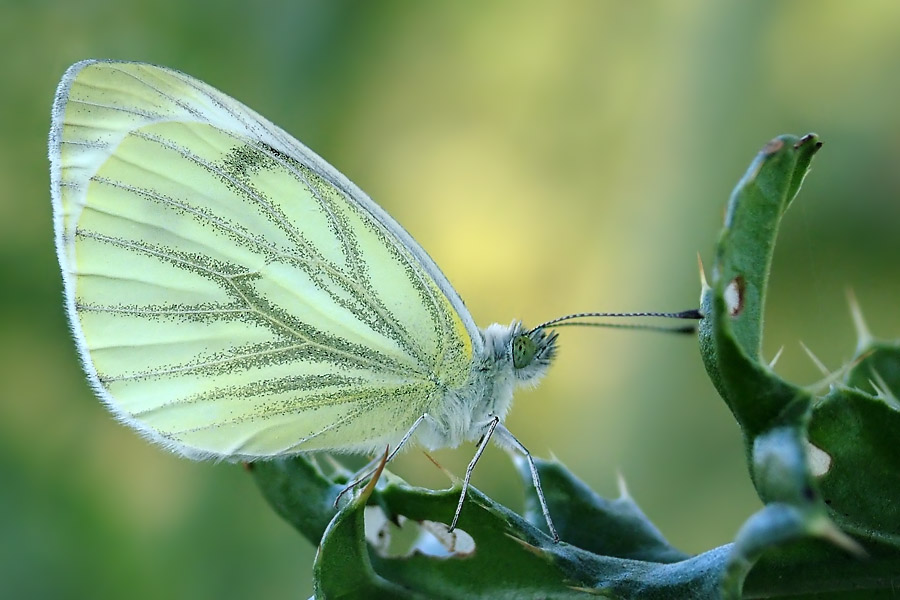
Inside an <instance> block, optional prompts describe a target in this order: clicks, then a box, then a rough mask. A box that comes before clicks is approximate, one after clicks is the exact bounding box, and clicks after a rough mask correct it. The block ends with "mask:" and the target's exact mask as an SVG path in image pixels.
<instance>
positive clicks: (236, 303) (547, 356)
mask: <svg viewBox="0 0 900 600" xmlns="http://www.w3.org/2000/svg"><path fill="white" fill-rule="evenodd" d="M49 147H50V149H49V155H50V164H51V188H52V199H53V215H54V228H55V235H56V249H57V254H58V258H59V263H60V267H61V270H62V277H63V282H64V289H65V303H66V310H67V313H68V318H69V322H70V325H71V330H72V334H73V336H74V338H75V342H76V345H77V348H78V351H79V354H80V357H81V361H82V364H83V367H84V370H85V372H86V373H87V376H88V379H89V381H90V383H91V386H92V387H93V389H94V391H95V392H96V394H97V395H98V396H99V397H100V399H101V400H102V401H103V402H104V403H105V404H106V406H107V407H108V408H109V409H110V410H111V411H112V413H113V414H114V415H115V416H116V417H117V418H118V419H119V420H121V421H123V422H124V423H126V424H128V425H130V426H131V427H133V428H135V429H136V430H137V431H138V432H140V433H141V434H142V435H143V436H144V437H146V438H148V439H150V440H152V441H153V442H156V443H158V444H160V445H162V446H164V447H166V448H168V449H170V450H173V451H175V452H177V453H178V454H181V455H183V456H186V457H189V458H193V459H206V458H217V459H228V460H257V459H263V458H271V457H281V456H288V455H292V454H296V453H301V452H309V451H325V450H327V451H337V452H349V453H371V452H374V451H377V450H379V449H384V448H385V447H388V448H390V449H391V454H390V456H389V457H388V459H390V458H393V456H395V455H396V454H397V452H399V451H400V450H401V449H402V448H403V447H404V446H406V445H407V442H409V441H411V440H414V441H415V442H417V443H419V444H420V445H422V446H424V447H426V448H428V449H437V448H444V447H456V446H458V445H460V444H461V443H463V442H466V441H478V450H477V452H476V455H475V458H474V459H473V460H472V462H471V463H470V465H469V468H468V469H467V471H466V477H465V480H464V483H463V491H462V493H461V495H460V500H459V505H458V507H457V511H456V514H455V515H454V518H453V521H452V523H451V525H450V528H451V529H452V528H453V527H455V526H456V523H457V520H458V518H459V514H460V510H461V508H462V506H463V500H464V498H465V493H466V489H467V487H468V484H469V477H470V475H471V471H472V469H473V468H474V466H475V463H476V462H477V459H478V457H480V456H481V453H482V452H483V450H484V448H485V447H486V445H487V443H488V441H489V440H491V439H494V440H495V442H498V443H499V444H500V445H501V446H504V447H506V448H508V449H511V450H514V451H517V452H519V453H521V454H522V455H523V456H525V458H526V459H527V460H528V462H529V465H530V468H531V473H532V477H533V481H534V485H535V488H536V490H537V493H538V498H539V500H540V504H541V508H542V511H543V513H544V516H545V518H546V521H547V525H548V528H549V531H550V533H551V535H552V536H553V537H554V539H557V540H558V535H557V533H556V529H555V528H554V526H553V522H552V520H551V518H550V514H549V511H548V509H547V503H546V501H545V499H544V494H543V492H542V490H541V485H540V478H539V477H538V473H537V470H536V468H535V465H534V461H533V460H532V458H531V454H530V453H529V452H528V450H527V449H526V448H525V447H524V446H523V445H522V444H521V443H520V442H519V441H518V440H517V439H516V438H515V437H514V436H513V435H512V433H510V432H509V430H508V429H507V428H506V427H505V426H504V425H503V420H504V418H505V417H506V415H507V412H508V410H509V408H510V403H511V401H512V397H513V391H514V388H516V387H518V386H521V385H533V384H535V383H537V382H538V381H539V380H540V379H541V377H542V376H543V375H544V374H545V373H546V371H547V369H548V367H549V365H550V363H551V361H552V360H553V358H554V356H555V354H556V349H557V334H556V333H555V332H553V331H551V330H549V329H548V328H549V327H550V326H551V325H556V324H562V323H563V322H565V321H571V320H572V319H577V318H579V317H585V316H588V317H589V316H604V315H605V313H583V314H579V315H569V316H567V317H563V318H561V319H556V320H553V321H549V322H547V323H544V324H542V325H540V326H538V327H535V328H531V329H526V328H525V327H524V326H523V325H522V324H521V323H520V322H518V321H513V322H512V323H511V324H510V325H499V324H493V325H490V326H488V327H486V328H484V329H479V328H478V327H477V326H476V325H475V323H474V322H473V320H472V317H471V315H470V314H469V311H468V310H467V309H466V307H465V305H464V304H463V301H462V300H461V299H460V297H459V295H458V294H457V293H456V291H455V290H454V289H453V287H452V286H451V285H450V283H449V281H448V280H447V278H446V277H445V276H444V275H443V273H441V271H440V269H439V268H438V267H437V265H436V264H435V263H434V261H432V259H431V258H430V257H429V256H428V254H427V253H426V252H425V251H424V250H423V249H422V247H421V246H419V244H417V243H416V242H415V241H414V240H413V239H412V237H411V236H410V235H409V234H408V233H407V232H406V231H405V230H404V229H403V228H402V227H401V226H400V225H399V224H398V223H397V222H396V221H395V220H394V219H393V218H391V217H390V215H388V214H387V213H386V212H385V211H384V210H382V209H381V208H380V207H379V206H378V205H377V204H375V203H374V202H373V201H372V200H371V199H370V198H369V197H368V196H367V195H366V194H365V193H364V192H363V191H362V190H360V189H359V188H358V187H356V186H355V185H354V184H353V183H351V182H350V181H349V180H348V179H347V178H346V177H344V176H343V175H342V174H341V173H339V172H338V171H337V170H336V169H334V168H333V167H332V166H331V165H329V164H328V163H326V162H325V161H324V160H323V159H322V158H320V157H319V156H317V155H316V154H315V153H313V152H312V151H311V150H309V149H308V148H307V147H306V146H304V145H303V144H301V143H300V142H298V141H297V140H295V139H294V138H293V137H291V136H290V135H289V134H287V133H285V132H284V131H283V130H282V129H280V128H278V127H276V126H275V125H273V124H272V123H271V122H269V121H268V120H266V119H265V118H264V117H262V116H260V115H259V114H257V113H256V112H254V111H252V110H251V109H249V108H247V107H246V106H244V105H243V104H241V103H239V102H237V101H236V100H234V99H232V98H230V97H229V96H227V95H225V94H223V93H222V92H219V91H218V90H216V89H214V88H213V87H211V86H209V85H207V84H205V83H203V82H201V81H199V80H197V79H194V78H192V77H190V76H188V75H185V74H183V73H181V72H179V71H176V70H173V69H168V68H165V67H160V66H155V65H150V64H142V63H135V62H116V61H97V60H87V61H83V62H79V63H77V64H75V65H73V66H72V67H70V68H69V69H68V71H67V72H66V73H65V75H64V76H63V78H62V81H61V82H60V84H59V87H58V89H57V92H56V98H55V101H54V104H53V110H52V126H51V130H50V139H49ZM633 315H637V316H640V315H650V316H654V315H655V316H667V315H668V316H671V314H669V313H633ZM676 316H678V315H676ZM367 474H368V473H366V474H364V475H363V477H361V478H360V479H359V480H357V482H354V483H358V481H361V480H362V479H363V478H364V477H365V475H367ZM350 487H352V484H351V486H348V489H349V488H350Z"/></svg>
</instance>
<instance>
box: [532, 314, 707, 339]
mask: <svg viewBox="0 0 900 600" xmlns="http://www.w3.org/2000/svg"><path fill="white" fill-rule="evenodd" d="M622 317H624V318H638V317H658V318H662V319H691V320H700V319H702V318H703V315H702V314H701V313H700V310H699V309H696V308H691V309H688V310H683V311H681V312H630V313H607V312H584V313H573V314H571V315H566V316H564V317H557V318H556V319H551V320H549V321H546V322H544V323H541V324H540V325H538V326H537V327H534V328H532V329H531V330H530V331H529V333H531V332H533V331H537V330H538V329H546V328H547V327H553V326H563V325H579V326H586V327H619V328H623V329H649V330H652V331H666V332H672V333H692V332H693V331H694V330H695V328H694V326H693V325H690V326H687V327H674V328H668V327H656V326H653V325H616V324H612V323H583V322H581V319H606V318H622Z"/></svg>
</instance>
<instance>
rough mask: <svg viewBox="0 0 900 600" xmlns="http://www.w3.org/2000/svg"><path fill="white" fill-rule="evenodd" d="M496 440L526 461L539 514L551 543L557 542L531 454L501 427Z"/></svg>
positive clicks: (557, 538)
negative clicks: (519, 454)
mask: <svg viewBox="0 0 900 600" xmlns="http://www.w3.org/2000/svg"><path fill="white" fill-rule="evenodd" d="M497 438H498V439H497V441H498V442H499V443H500V444H501V445H504V446H507V447H509V448H513V449H515V450H518V451H519V452H521V453H522V455H523V456H524V457H525V460H527V461H528V467H529V468H530V469H531V480H532V481H533V482H534V490H535V491H536V492H537V497H538V502H540V504H541V512H542V513H544V519H545V520H546V521H547V529H548V530H549V531H550V535H552V536H553V541H554V542H558V541H559V534H558V533H557V532H556V527H554V526H553V520H552V519H551V518H550V509H549V508H547V500H546V499H545V498H544V490H543V489H541V478H540V476H539V475H538V471H537V467H536V466H535V464H534V459H533V458H532V457H531V453H530V452H529V451H528V449H527V448H525V446H523V445H522V442H520V441H519V440H518V439H516V436H514V435H513V434H512V433H511V432H510V431H509V429H507V428H506V427H504V426H503V425H500V426H498V427H497Z"/></svg>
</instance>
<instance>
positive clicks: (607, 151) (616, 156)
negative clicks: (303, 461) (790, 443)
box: [0, 0, 900, 598]
mask: <svg viewBox="0 0 900 600" xmlns="http://www.w3.org/2000/svg"><path fill="white" fill-rule="evenodd" d="M898 31H900V4H897V3H895V2H890V1H887V0H884V1H881V2H869V3H865V4H854V5H851V4H848V3H845V2H840V1H838V0H828V1H819V2H809V1H806V2H803V1H797V2H790V3H788V2H784V3H778V2H773V1H761V2H753V3H721V2H713V1H712V0H707V1H700V0H692V1H689V2H679V3H665V2H658V1H657V2H641V3H631V2H602V3H601V2H590V1H587V0H582V1H577V2H565V3H535V2H526V3H520V2H511V1H497V2H492V3H469V2H462V3H420V4H411V3H400V2H388V3H378V4H376V3H356V2H349V1H341V2H321V1H304V2H292V3H287V2H285V3H259V4H251V3H245V2H238V1H237V0H226V1H224V2H194V3H182V2H175V1H173V0H157V1H156V2H146V1H137V2H132V3H127V4H126V3H122V4H116V5H112V4H109V3H105V2H100V1H86V2H79V3H69V2H63V1H62V0H46V1H44V2H35V3H25V2H14V1H11V0H6V1H3V0H0V40H2V41H0V44H2V45H3V50H4V52H3V56H4V57H5V59H4V61H3V63H2V65H0V72H2V81H3V86H2V88H3V92H2V94H0V132H2V136H0V186H2V193H0V253H2V261H0V269H2V273H0V277H2V279H0V280H2V282H3V293H2V294H0V303H2V308H3V310H2V311H0V315H2V317H0V319H2V321H0V335H2V336H3V338H2V341H3V343H2V345H0V385H2V388H0V392H2V394H0V397H2V403H0V532H2V535H0V597H3V598H7V597H8V598H25V597H29V598H43V597H46V598H82V597H84V598H88V597H90V598H122V597H129V598H159V597H166V598H206V597H217V598H243V597H263V598H279V597H306V596H308V595H309V594H310V593H311V584H310V576H311V567H312V560H313V555H314V552H315V548H314V547H313V545H312V544H310V543H309V542H307V541H305V540H303V539H302V538H301V537H300V536H299V535H298V534H295V533H294V531H293V530H292V529H290V527H289V526H288V525H287V524H285V523H283V522H281V521H280V519H279V518H278V517H277V516H276V515H275V514H274V513H273V512H272V511H271V510H270V509H269V508H268V507H267V506H266V505H265V503H264V502H263V501H262V499H261V497H260V496H259V494H258V493H257V492H256V489H255V487H254V485H253V482H252V481H251V479H250V478H249V477H248V476H247V475H246V473H244V472H243V471H242V470H241V468H240V467H238V466H235V465H228V464H212V463H192V462H189V461H187V460H183V459H179V458H177V457H175V456H173V455H170V454H168V453H166V452H165V451H163V450H160V449H158V448H156V447H152V446H150V445H149V444H148V443H147V442H145V441H143V440H142V439H140V437H139V436H138V435H136V434H135V433H133V432H132V431H130V430H128V429H127V428H125V427H124V426H121V425H119V424H117V423H115V422H114V420H113V419H112V417H111V416H110V415H109V414H108V412H107V411H106V409H105V408H104V407H103V406H102V405H101V403H100V402H99V401H98V400H96V399H95V398H94V397H93V394H92V393H91V391H90V389H89V387H88V385H87V384H86V382H85V380H84V377H83V376H82V374H81V371H80V367H79V364H78V359H77V356H76V353H75V350H74V347H73V344H72V342H71V339H70V337H69V335H68V331H67V327H66V323H65V318H64V315H63V312H62V301H61V282H60V276H59V271H58V266H57V264H56V258H55V255H54V250H53V238H52V222H51V211H50V198H49V191H48V181H49V175H48V164H47V160H46V136H47V130H48V127H49V111H50V104H51V101H52V98H53V92H54V89H55V86H56V83H57V81H58V79H59V77H60V76H61V75H62V73H63V71H64V70H65V68H66V67H67V66H69V65H70V64H71V63H73V62H75V61H77V60H80V59H84V58H118V59H128V60H140V61H148V62H154V63H159V64H164V65H166V66H170V67H174V68H177V69H180V70H183V71H185V72H187V73H189V74H191V75H193V76H195V77H198V78H200V79H203V80H205V81H207V82H208V83H210V84H212V85H214V86H216V87H218V88H219V89H221V90H222V91H224V92H226V93H228V94H229V95H232V96H234V97H235V98H237V99H239V100H241V101H242V102H244V103H246V104H248V105H249V106H251V107H252V108H254V109H255V110H257V111H258V112H260V113H261V114H263V115H265V116H266V117H268V118H269V119H271V120H272V121H274V122H275V123H277V124H279V125H281V126H282V127H283V128H285V129H286V130H287V131H289V132H291V133H292V134H294V135H295V136H296V137H297V138H298V139H300V140H301V141H303V142H304V143H305V144H307V145H308V146H310V147H311V148H312V149H314V150H315V151H317V152H318V153H320V154H321V155H322V156H324V157H325V158H326V159H327V160H328V161H329V162H331V163H332V164H334V165H335V166H336V167H337V168H338V169H339V170H341V171H342V172H343V173H345V174H346V175H347V176H348V177H349V178H350V179H351V180H353V181H354V182H356V183H357V184H358V185H360V187H362V188H363V189H365V190H366V191H367V192H368V193H369V194H370V195H371V196H372V197H373V198H374V199H375V200H376V201H377V202H379V203H380V204H381V205H382V206H383V207H384V208H385V209H386V210H387V211H388V212H389V213H391V214H392V215H394V217H396V218H397V220H398V221H399V222H400V223H401V224H402V225H404V227H406V228H407V229H408V230H409V231H410V233H411V234H412V235H413V237H415V238H416V239H417V240H418V241H419V242H420V243H421V244H422V246H424V247H425V249H426V250H427V251H428V252H429V253H430V254H431V256H432V257H433V258H434V259H435V260H436V262H437V263H438V264H439V265H441V268H442V269H443V270H444V272H445V274H446V275H447V276H448V277H449V278H450V280H451V281H452V282H453V284H454V286H455V287H456V288H457V290H458V291H459V292H460V294H461V295H462V297H463V298H464V300H465V301H466V303H467V306H468V307H469V309H470V310H471V312H472V314H473V315H474V317H475V320H476V322H478V323H479V324H481V325H487V324H489V323H491V322H494V321H498V322H502V323H506V322H509V321H510V320H512V319H514V318H521V319H524V320H525V321H526V323H532V324H534V323H536V322H539V321H543V320H546V319H550V318H552V317H555V316H559V315H561V314H565V313H569V312H577V311H585V310H604V311H617V310H623V311H624V310H679V309H685V308H689V307H691V306H695V305H696V303H697V301H698V296H699V280H698V276H697V267H696V254H697V252H700V254H701V255H702V257H703V258H704V260H705V262H706V263H707V265H710V264H711V262H712V248H713V245H714V243H715V240H716V238H717V235H718V227H719V225H720V222H721V215H722V210H723V207H724V204H725V202H726V200H727V198H728V195H729V193H730V192H731V189H732V187H733V186H734V184H735V183H736V182H737V180H738V178H739V177H740V176H741V175H742V173H743V171H744V169H745V168H746V167H747V165H748V164H749V162H750V160H751V159H752V157H753V155H754V154H755V152H756V151H757V149H759V148H760V147H761V146H762V145H763V144H765V142H766V141H767V140H768V139H770V138H771V137H774V136H775V135H777V134H780V133H795V134H802V133H806V132H807V131H815V132H816V133H818V134H820V135H821V136H822V139H823V141H824V142H825V146H824V148H823V150H822V152H821V153H820V154H819V156H817V158H816V160H815V162H814V168H813V172H812V174H811V175H810V177H809V179H808V180H807V183H806V185H805V187H804V189H803V190H802V192H801V194H800V197H799V199H798V200H797V203H796V204H795V205H794V206H793V207H792V209H791V211H790V212H789V213H788V216H787V219H786V221H785V224H784V228H783V230H782V234H781V237H780V240H779V245H778V247H777V248H776V257H775V263H774V267H773V276H772V289H771V292H770V295H769V300H768V309H767V323H766V333H765V352H766V355H767V356H769V357H771V356H773V355H774V354H775V352H776V351H777V350H778V348H780V347H782V346H784V348H785V350H784V355H783V357H782V359H781V361H780V363H779V366H778V370H779V372H780V373H782V374H784V375H785V376H786V377H788V378H790V379H792V380H794V381H798V382H801V383H811V382H813V381H815V380H816V379H818V378H819V377H820V376H821V375H820V374H819V373H818V371H817V370H816V369H815V367H814V366H813V365H812V363H811V362H810V361H809V360H808V359H807V358H806V357H805V355H804V353H803V351H802V349H801V347H800V345H799V341H801V340H802V341H803V342H804V343H806V344H807V345H808V346H809V347H810V348H811V349H812V350H813V351H814V352H815V353H816V354H817V356H818V357H819V358H821V359H822V360H823V361H824V363H825V364H826V365H827V366H828V367H830V368H832V369H834V368H837V367H839V366H840V365H841V364H842V362H843V361H844V360H846V359H847V358H849V357H850V356H851V354H852V352H853V347H854V338H853V331H852V327H851V322H850V318H849V313H848V310H847V303H846V299H845V289H846V288H853V289H854V290H855V292H856V295H857V297H858V298H859V301H860V303H861V305H862V308H863V310H864V311H865V314H866V315H867V317H868V319H869V323H870V326H871V328H872V330H873V332H875V334H876V335H880V336H883V337H896V336H897V335H898V332H900V313H898V311H897V305H898V304H897V298H898V297H900V278H898V258H900V202H898V191H900V176H898V173H900V170H898V168H897V165H898V162H900V111H898V110H897V108H896V107H897V105H898V104H900V35H897V33H898ZM507 424H508V426H509V428H510V429H511V430H512V431H513V432H514V433H515V434H516V435H517V436H518V437H519V439H521V441H522V442H523V443H524V444H525V445H526V446H528V447H529V448H530V449H531V450H532V451H534V452H535V453H536V454H539V455H541V456H549V455H550V454H551V453H552V454H553V455H555V456H557V457H558V458H559V459H560V460H562V461H563V462H564V463H566V464H567V465H568V466H569V467H570V468H571V469H572V470H573V471H574V472H575V473H576V474H577V475H578V476H580V477H581V478H583V479H584V480H585V481H587V482H588V483H589V484H590V485H591V486H592V487H593V488H594V489H595V490H597V491H598V492H600V493H602V494H604V495H615V494H616V478H617V476H618V474H619V473H621V474H622V476H623V477H624V479H625V481H626V482H627V484H628V487H629V491H630V493H631V495H632V496H633V497H634V499H635V500H636V501H637V502H638V504H639V505H640V506H641V507H642V508H643V509H644V510H645V512H646V513H647V514H648V516H649V517H650V518H651V519H652V520H653V521H654V522H655V523H656V524H657V525H658V526H659V527H660V529H661V530H662V532H663V533H664V534H665V535H666V536H667V537H668V538H669V539H670V540H671V541H672V542H673V543H674V544H675V545H677V546H678V547H680V548H682V549H684V550H686V551H689V552H700V551H702V550H705V549H708V548H711V547H713V546H717V545H720V544H724V543H727V542H728V541H729V540H730V539H731V538H732V537H733V535H734V533H735V532H736V531H737V529H738V527H740V525H741V523H742V522H743V520H744V519H745V518H746V517H748V516H749V515H750V514H751V513H752V511H754V510H756V508H757V507H758V506H759V501H758V500H757V499H756V496H755V494H754V492H753V489H752V486H751V485H750V483H749V481H748V478H747V474H746V467H745V465H744V459H743V450H742V446H741V440H740V432H739V430H738V428H737V427H736V425H735V424H734V422H733V420H732V418H731V415H730V413H729V412H728V410H727V408H726V407H725V405H724V403H722V402H721V400H720V399H719V398H718V397H717V395H716V394H715V392H714V390H713V389H712V386H711V385H710V384H709V382H708V380H707V378H706V376H705V373H704V371H703V368H702V365H701V363H700V358H699V354H698V352H697V348H696V343H695V341H694V340H693V339H691V338H689V337H684V338H682V337H676V336H660V335H654V334H651V333H631V332H622V331H604V330H595V329H582V330H578V329H575V328H569V329H564V330H561V351H560V354H559V357H558V360H557V362H556V364H555V365H554V367H553V368H552V369H551V371H550V374H549V375H548V377H547V378H546V380H545V381H544V382H543V383H542V384H541V386H540V387H539V388H538V389H535V390H528V391H524V392H523V393H520V394H519V395H518V396H517V400H516V403H515V406H514V409H513V411H512V413H511V416H510V418H509V421H508V423H507ZM472 450H473V449H472V448H470V447H465V448H461V449H458V450H455V451H441V452H439V453H437V457H438V458H439V460H440V461H441V463H442V464H444V465H445V466H446V467H448V468H449V469H451V470H452V471H453V472H455V473H458V474H460V475H461V474H462V472H463V470H464V467H465V464H466V463H467V462H468V460H469V459H470V458H471V454H472ZM394 467H395V470H396V471H397V472H398V473H399V474H401V475H403V476H404V477H405V478H407V479H408V480H409V481H411V482H412V483H415V484H420V485H427V486H433V487H439V486H444V485H446V478H445V477H444V476H443V475H442V474H441V473H440V472H439V471H438V470H437V469H435V468H434V466H433V465H432V464H431V463H430V462H429V461H427V459H425V458H424V456H422V454H421V452H419V451H412V452H408V453H406V455H404V456H402V457H401V458H400V459H399V460H398V462H397V464H396V465H394ZM475 484H476V485H477V486H478V487H479V488H481V489H482V490H483V491H485V492H487V493H488V494H489V495H491V496H493V497H494V498H496V499H497V500H499V501H502V502H504V503H506V504H507V505H508V506H510V507H512V508H514V509H516V510H518V509H520V508H521V494H522V489H521V484H520V483H519V482H518V481H517V479H516V476H515V473H514V470H513V467H512V465H511V463H510V461H509V460H508V459H507V458H506V457H505V456H504V455H503V454H502V453H501V452H499V451H496V450H490V451H489V452H488V453H486V455H485V458H484V460H483V461H482V463H480V464H479V466H478V469H477V470H476V475H475ZM448 517H449V515H448Z"/></svg>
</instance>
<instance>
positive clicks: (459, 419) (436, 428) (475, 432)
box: [416, 321, 549, 450]
mask: <svg viewBox="0 0 900 600" xmlns="http://www.w3.org/2000/svg"><path fill="white" fill-rule="evenodd" d="M480 333H481V335H482V339H483V341H484V345H483V351H482V352H481V354H480V355H479V356H476V357H474V360H473V361H472V370H471V372H470V376H469V380H468V381H467V382H466V384H465V385H464V386H463V387H462V388H458V389H452V390H447V393H446V395H445V396H444V397H443V398H440V399H439V400H437V401H436V402H435V403H434V408H433V411H432V412H431V413H429V418H427V419H426V420H425V421H423V423H422V425H421V427H420V428H419V430H418V431H417V432H416V433H417V441H418V442H419V443H420V444H421V445H423V446H425V447H426V448H428V449H429V450H436V449H438V448H455V447H457V446H459V445H460V444H461V443H463V442H466V441H473V440H478V439H479V438H480V437H481V436H482V435H483V434H484V433H485V430H486V428H487V426H488V424H489V423H490V422H491V421H492V420H493V419H494V417H497V418H499V419H500V422H503V420H504V419H505V418H506V414H507V413H508V412H509V409H510V407H511V406H512V400H513V392H514V391H515V388H516V387H517V386H518V385H535V384H537V383H538V381H539V380H540V378H541V377H543V375H544V373H546V371H547V366H548V364H549V362H548V363H544V364H535V365H530V366H529V368H525V369H516V368H515V366H514V365H513V359H512V352H511V349H510V348H511V344H512V340H513V338H514V337H515V336H516V335H520V334H521V333H522V326H521V323H519V322H518V321H513V322H512V323H511V324H509V325H500V324H499V323H494V324H492V325H489V326H488V327H486V328H484V329H482V330H480Z"/></svg>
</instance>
